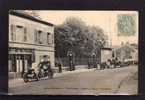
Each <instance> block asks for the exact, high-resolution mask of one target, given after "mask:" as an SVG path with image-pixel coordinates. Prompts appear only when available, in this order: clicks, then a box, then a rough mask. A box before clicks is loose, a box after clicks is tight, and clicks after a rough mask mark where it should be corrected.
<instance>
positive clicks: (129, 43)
mask: <svg viewBox="0 0 145 100" xmlns="http://www.w3.org/2000/svg"><path fill="white" fill-rule="evenodd" d="M138 18H139V12H138V11H134V10H132V11H127V10H13V9H12V10H9V26H8V29H9V35H8V85H9V86H8V94H10V95H95V96H97V95H138V45H139V44H138V37H139V19H138Z"/></svg>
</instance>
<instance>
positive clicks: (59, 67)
mask: <svg viewBox="0 0 145 100" xmlns="http://www.w3.org/2000/svg"><path fill="white" fill-rule="evenodd" d="M57 66H58V70H59V71H58V72H59V73H62V66H61V64H60V63H58V65H57Z"/></svg>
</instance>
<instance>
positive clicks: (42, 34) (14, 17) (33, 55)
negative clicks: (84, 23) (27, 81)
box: [8, 11, 55, 78]
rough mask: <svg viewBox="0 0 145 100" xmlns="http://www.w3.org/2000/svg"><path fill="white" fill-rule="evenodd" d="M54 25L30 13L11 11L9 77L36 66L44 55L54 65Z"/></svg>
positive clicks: (20, 74)
mask: <svg viewBox="0 0 145 100" xmlns="http://www.w3.org/2000/svg"><path fill="white" fill-rule="evenodd" d="M54 51H55V50H54V25H53V24H51V23H48V22H45V21H42V20H40V19H36V18H34V17H32V16H30V15H27V14H24V13H20V12H16V11H10V12H9V61H8V62H9V78H17V77H22V73H23V72H25V71H27V70H28V68H31V67H32V68H36V67H37V64H38V63H39V62H40V61H41V59H42V57H43V56H44V55H48V56H49V58H50V61H51V65H52V66H54V58H55V56H54Z"/></svg>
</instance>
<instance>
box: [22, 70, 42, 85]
mask: <svg viewBox="0 0 145 100" xmlns="http://www.w3.org/2000/svg"><path fill="white" fill-rule="evenodd" d="M23 80H24V82H25V83H27V82H28V81H32V80H36V81H38V80H39V78H38V77H37V74H36V73H35V70H34V69H28V71H27V72H24V74H23Z"/></svg>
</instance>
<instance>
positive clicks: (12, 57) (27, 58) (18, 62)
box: [8, 48, 34, 78]
mask: <svg viewBox="0 0 145 100" xmlns="http://www.w3.org/2000/svg"><path fill="white" fill-rule="evenodd" d="M33 52H34V50H31V49H19V48H10V50H9V62H8V64H9V78H18V77H22V75H23V73H24V72H25V71H27V70H28V69H29V68H31V67H32V62H33V58H34V53H33Z"/></svg>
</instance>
